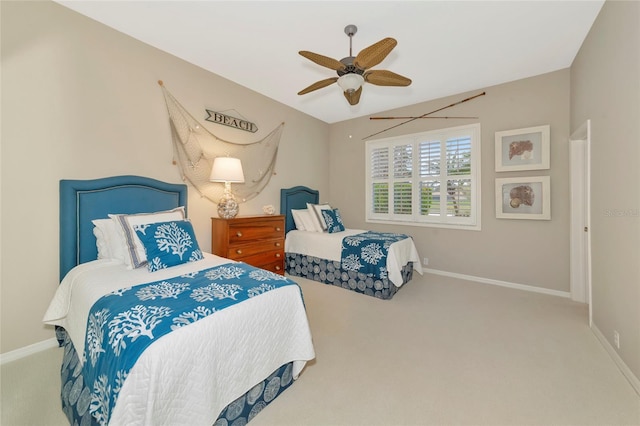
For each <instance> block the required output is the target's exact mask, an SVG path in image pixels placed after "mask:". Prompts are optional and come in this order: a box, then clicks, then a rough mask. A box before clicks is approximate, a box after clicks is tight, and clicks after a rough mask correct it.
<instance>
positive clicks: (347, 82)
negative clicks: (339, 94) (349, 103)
mask: <svg viewBox="0 0 640 426" xmlns="http://www.w3.org/2000/svg"><path fill="white" fill-rule="evenodd" d="M363 84H364V77H362V76H361V75H360V74H356V73H349V74H344V75H342V76H340V78H339V79H338V86H340V87H341V88H342V90H343V91H345V92H349V93H351V92H354V91H356V90H358V89H359V88H360V87H362V85H363Z"/></svg>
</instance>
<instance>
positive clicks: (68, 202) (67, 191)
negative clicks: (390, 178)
mask: <svg viewBox="0 0 640 426" xmlns="http://www.w3.org/2000/svg"><path fill="white" fill-rule="evenodd" d="M281 195H282V197H281V213H282V214H284V215H285V218H286V219H285V221H286V231H287V236H286V241H285V252H286V272H288V273H289V275H292V276H300V277H305V278H309V279H312V280H315V281H319V282H323V283H326V284H332V285H336V286H340V287H343V288H346V289H349V290H353V291H355V292H358V293H363V294H367V295H370V296H375V297H378V298H382V299H390V298H392V297H393V295H394V294H395V293H396V292H397V291H398V289H399V288H400V287H401V286H402V285H403V284H405V283H407V282H408V281H409V280H410V279H411V278H412V274H413V271H414V269H415V270H416V271H418V272H419V273H422V270H421V269H420V262H419V257H418V254H417V251H416V249H415V246H414V245H413V240H412V239H411V238H410V237H409V238H406V236H404V237H403V238H397V237H396V236H394V238H396V239H394V240H393V241H388V243H387V244H386V246H387V247H388V251H385V257H384V258H383V261H384V265H383V267H382V268H381V270H382V273H379V271H378V272H371V273H369V272H366V271H365V272H358V271H356V270H354V269H353V268H350V267H348V265H346V263H345V261H344V259H341V258H340V254H339V252H340V246H341V245H342V241H343V240H344V241H347V240H346V239H345V238H359V236H360V235H362V232H363V231H360V230H349V229H347V230H344V231H341V232H332V233H329V232H308V231H301V230H299V229H295V227H296V226H295V224H294V220H293V213H294V212H292V211H294V210H303V209H307V203H310V204H317V203H318V198H319V194H318V191H314V190H311V189H309V188H306V187H300V186H299V187H294V188H290V189H283V190H282V193H281ZM186 201H187V187H186V185H183V184H169V183H165V182H160V181H157V180H154V179H150V178H145V177H140V176H116V177H110V178H102V179H93V180H63V181H61V182H60V280H61V283H60V286H59V287H58V290H57V292H56V294H55V296H54V298H53V300H52V301H51V304H50V306H49V309H48V310H47V312H46V314H45V317H44V319H43V321H44V322H45V323H47V324H52V325H55V326H56V336H57V338H58V340H59V342H60V345H61V346H63V347H64V357H63V362H62V367H61V380H62V391H61V399H62V408H63V411H64V413H65V414H66V416H67V418H68V419H69V422H70V424H72V425H90V424H148V425H155V424H193V425H195V424H202V425H215V426H223V425H231V424H234V425H236V424H237V425H240V424H245V423H246V422H248V421H249V420H251V419H252V418H253V417H255V416H256V415H257V414H258V413H259V412H260V411H261V410H262V409H263V408H264V407H265V406H266V405H267V404H269V403H270V402H272V401H273V400H274V399H275V398H276V397H277V396H278V395H280V393H281V392H283V391H284V390H285V389H287V388H288V387H289V386H291V385H292V384H293V383H294V380H295V379H296V378H297V377H298V375H299V374H300V373H301V371H302V370H303V368H304V366H305V364H306V362H307V361H309V360H312V359H313V358H314V357H315V353H314V348H313V342H312V338H311V333H310V330H309V324H308V321H307V316H306V311H305V306H304V302H303V299H302V293H301V290H300V288H299V287H298V285H297V284H296V283H295V282H293V281H291V280H290V279H289V278H287V277H284V276H281V275H277V274H274V273H271V272H269V271H264V270H262V269H259V268H254V267H252V266H249V265H247V264H244V263H242V262H234V261H231V260H230V259H226V258H223V257H219V256H215V255H212V254H209V253H205V252H203V251H201V250H200V248H199V245H198V243H197V240H196V238H195V234H194V233H193V229H192V226H191V224H190V222H189V221H188V219H187V214H186V213H187V206H186ZM119 227H120V228H119ZM133 236H137V237H138V238H137V239H136V238H133ZM141 245H142V247H141ZM156 249H157V250H156ZM147 257H148V258H147ZM384 259H386V260H384ZM152 343H153V344H152ZM125 379H126V380H125Z"/></svg>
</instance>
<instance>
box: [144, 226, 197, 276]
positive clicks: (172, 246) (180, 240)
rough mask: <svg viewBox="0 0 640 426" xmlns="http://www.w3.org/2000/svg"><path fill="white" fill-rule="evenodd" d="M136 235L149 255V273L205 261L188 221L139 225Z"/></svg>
mask: <svg viewBox="0 0 640 426" xmlns="http://www.w3.org/2000/svg"><path fill="white" fill-rule="evenodd" d="M136 235H137V236H138V238H139V239H140V242H142V245H143V246H144V249H145V252H146V254H147V262H148V263H147V268H148V269H149V272H153V271H158V270H160V269H166V268H169V267H171V266H176V265H181V264H183V263H187V262H195V261H196V260H200V259H203V256H202V251H200V247H199V246H198V241H197V240H196V236H195V233H194V232H193V225H191V222H189V221H188V220H180V221H171V222H158V223H150V224H147V225H139V226H137V227H136Z"/></svg>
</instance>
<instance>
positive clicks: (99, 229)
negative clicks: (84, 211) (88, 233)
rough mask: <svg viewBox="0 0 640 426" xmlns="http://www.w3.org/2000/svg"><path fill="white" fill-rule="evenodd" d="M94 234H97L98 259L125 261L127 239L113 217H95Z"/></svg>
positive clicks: (93, 221)
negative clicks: (125, 239)
mask: <svg viewBox="0 0 640 426" xmlns="http://www.w3.org/2000/svg"><path fill="white" fill-rule="evenodd" d="M91 222H92V223H93V225H94V228H93V235H95V236H96V246H97V248H98V259H111V260H118V261H120V262H123V263H124V257H125V256H124V253H125V252H124V249H125V244H126V243H125V241H124V238H123V237H122V232H120V227H119V226H118V225H117V224H116V223H115V222H114V221H113V220H112V219H95V220H92V221H91Z"/></svg>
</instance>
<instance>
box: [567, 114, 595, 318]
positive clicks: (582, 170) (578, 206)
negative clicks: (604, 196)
mask: <svg viewBox="0 0 640 426" xmlns="http://www.w3.org/2000/svg"><path fill="white" fill-rule="evenodd" d="M569 152H570V158H569V160H570V179H571V232H570V239H571V243H570V250H571V253H570V259H571V261H570V265H571V267H570V268H571V270H570V280H571V284H570V289H571V299H572V300H575V301H577V302H582V303H587V304H588V305H589V326H591V321H592V306H591V229H590V224H591V220H590V206H591V204H590V192H591V188H590V182H591V158H590V153H591V121H590V120H587V121H585V122H584V123H583V124H582V125H581V126H580V127H579V128H578V129H577V130H576V131H574V132H573V133H572V134H571V137H570V138H569Z"/></svg>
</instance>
